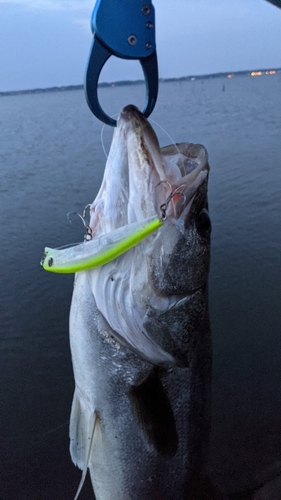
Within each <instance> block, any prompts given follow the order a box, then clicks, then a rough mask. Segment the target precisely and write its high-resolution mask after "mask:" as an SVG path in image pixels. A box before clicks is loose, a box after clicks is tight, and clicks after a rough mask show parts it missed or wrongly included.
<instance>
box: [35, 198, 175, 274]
mask: <svg viewBox="0 0 281 500" xmlns="http://www.w3.org/2000/svg"><path fill="white" fill-rule="evenodd" d="M160 208H161V210H162V218H161V219H160V218H159V217H157V216H154V217H151V218H149V219H145V220H143V221H141V222H133V223H131V224H127V225H126V226H122V227H119V228H118V229H115V230H114V231H112V232H111V233H108V234H103V235H101V236H99V237H98V238H95V239H93V240H91V241H85V242H83V243H78V244H77V245H74V246H71V247H68V248H62V249H59V248H49V247H46V248H45V250H44V255H43V258H42V260H41V265H42V266H43V268H44V269H45V271H50V272H53V273H61V274H69V273H76V272H79V271H87V270H88V269H92V268H94V267H99V266H103V265H104V264H107V263H108V262H110V261H112V260H114V259H116V258H117V257H119V256H120V255H122V254H123V253H125V252H127V251H128V250H130V248H132V247H134V246H136V245H137V244H138V243H139V242H140V241H142V240H143V239H144V238H146V237H147V236H148V235H149V234H151V233H153V232H154V231H156V230H157V229H159V228H160V227H161V226H162V225H163V221H164V219H165V217H164V215H165V210H166V203H165V204H164V205H162V206H161V207H160Z"/></svg>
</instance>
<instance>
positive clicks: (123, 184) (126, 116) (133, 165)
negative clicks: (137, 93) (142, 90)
mask: <svg viewBox="0 0 281 500" xmlns="http://www.w3.org/2000/svg"><path fill="white" fill-rule="evenodd" d="M208 172H209V165H208V153H207V151H206V149H205V148H204V146H202V145H201V144H189V143H175V144H172V145H170V146H166V147H163V148H160V145H159V142H158V139H157V136H156V134H155V132H154V130H153V128H152V126H151V125H150V123H149V122H148V120H147V119H146V118H145V117H144V116H143V115H142V113H141V112H140V111H139V109H138V108H136V106H134V105H132V104H130V105H128V106H126V107H125V108H124V109H123V110H122V111H121V113H120V116H119V118H118V120H117V127H116V129H115V131H114V135H113V139H112V144H111V148H110V152H109V155H108V160H107V164H106V168H105V172H104V178H103V182H102V185H101V188H100V191H99V193H98V195H97V197H96V199H95V201H94V203H93V204H92V205H91V220H90V227H91V230H92V234H93V237H96V236H99V235H100V234H104V233H109V232H111V231H113V230H114V229H116V228H118V227H120V226H124V225H126V224H129V223H131V222H137V221H142V220H145V219H147V218H149V217H153V216H155V215H158V217H159V218H161V217H162V211H161V208H160V207H161V206H162V205H163V204H165V202H166V201H167V200H168V199H170V203H169V204H168V206H167V210H166V216H167V218H168V219H170V221H173V222H174V223H175V222H176V221H178V225H179V226H180V224H181V223H182V221H185V220H186V218H187V216H188V213H189V210H190V207H191V205H192V202H193V199H194V196H195V194H196V192H197V191H198V190H199V188H200V187H201V186H203V185H205V183H207V179H208ZM173 193H174V194H173ZM171 194H173V195H172V196H171Z"/></svg>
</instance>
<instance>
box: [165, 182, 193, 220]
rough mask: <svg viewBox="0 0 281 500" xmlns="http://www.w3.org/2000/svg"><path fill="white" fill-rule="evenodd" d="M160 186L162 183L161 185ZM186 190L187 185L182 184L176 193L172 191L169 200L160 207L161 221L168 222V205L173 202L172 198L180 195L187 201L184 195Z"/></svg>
mask: <svg viewBox="0 0 281 500" xmlns="http://www.w3.org/2000/svg"><path fill="white" fill-rule="evenodd" d="M159 184H160V183H159ZM185 188H186V185H185V184H181V185H180V186H178V187H177V188H176V189H174V191H171V193H170V194H169V196H168V198H167V199H166V201H165V203H163V204H162V205H160V210H161V219H162V220H163V221H165V220H166V217H167V215H166V212H167V208H168V205H169V203H170V201H171V200H172V198H173V197H174V196H175V195H176V194H180V195H181V196H183V197H184V199H185V194H184V190H185Z"/></svg>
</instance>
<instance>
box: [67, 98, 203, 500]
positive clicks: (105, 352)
mask: <svg viewBox="0 0 281 500" xmlns="http://www.w3.org/2000/svg"><path fill="white" fill-rule="evenodd" d="M208 176H209V163H208V153H207V151H206V149H205V147H204V146H203V145H200V144H192V143H176V144H172V145H169V146H166V147H163V148H160V145H159V142H158V139H157V136H156V133H155V131H154V129H153V127H152V126H151V124H150V123H149V121H148V120H147V119H146V118H145V117H144V116H143V115H142V113H141V112H140V111H139V110H138V109H137V108H136V107H135V106H133V105H128V106H126V107H125V108H124V109H123V110H122V111H121V113H120V115H119V118H118V120H117V127H116V129H115V131H114V134H113V139H112V143H111V147H110V151H109V155H108V158H107V161H106V166H105V171H104V176H103V180H102V183H101V187H100V190H99V192H98V194H97V196H96V199H95V200H94V202H93V203H92V205H91V207H90V223H89V225H90V229H91V234H92V238H99V237H100V236H101V235H110V233H112V232H114V231H116V230H117V229H118V228H120V227H123V226H126V225H130V224H134V223H140V222H141V221H146V220H147V219H149V218H150V217H152V218H153V217H155V215H156V216H158V217H159V219H161V208H160V207H163V204H164V205H165V207H166V213H165V220H164V221H163V224H161V226H160V227H159V228H158V229H157V231H154V232H152V233H151V234H149V235H148V236H147V237H146V238H144V239H142V240H141V241H139V242H138V244H137V245H135V246H134V247H132V248H129V249H128V251H126V252H125V253H123V254H122V255H119V256H118V257H117V258H115V259H112V260H111V261H110V262H107V263H105V265H102V266H99V267H96V268H92V269H87V270H82V271H80V272H78V273H76V275H75V279H74V289H73V296H72V303H71V309H70V320H69V325H70V326H69V329H70V346H71V355H72V364H73V371H74V379H75V391H74V396H73V402H72V408H71V417H70V430H69V433H70V454H71V458H72V461H73V463H74V464H75V465H76V466H78V467H79V468H80V469H81V470H82V471H83V472H82V479H81V483H80V485H79V487H78V491H77V493H76V496H75V500H76V499H77V498H78V496H79V493H80V491H81V488H82V485H83V481H84V479H85V476H86V473H87V471H88V470H89V472H90V477H91V481H92V486H93V491H94V494H95V498H96V499H97V500H113V499H114V500H188V499H194V498H198V499H199V498H200V499H202V498H205V497H206V491H207V490H208V491H209V489H210V491H211V489H212V486H211V483H210V482H209V480H208V478H207V472H206V469H207V459H208V445H209V435H210V412H211V373H212V344H211V328H210V319H209V307H208V275H209V267H210V235H211V221H210V217H209V211H208V200H207V188H208ZM167 200H168V201H169V203H168V202H167ZM86 244H88V243H86ZM204 495H205V496H204ZM206 498H211V496H208V497H206Z"/></svg>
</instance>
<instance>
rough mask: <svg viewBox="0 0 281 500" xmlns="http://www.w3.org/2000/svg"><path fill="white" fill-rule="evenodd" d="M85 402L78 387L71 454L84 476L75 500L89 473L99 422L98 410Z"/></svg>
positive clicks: (70, 429) (71, 437) (71, 418)
mask: <svg viewBox="0 0 281 500" xmlns="http://www.w3.org/2000/svg"><path fill="white" fill-rule="evenodd" d="M83 403H84V404H83ZM85 403H86V402H85V400H83V399H81V398H80V397H79V396H78V394H77V389H76V390H75V393H74V397H73V402H72V408H71V417H70V427H69V435H70V454H71V458H72V461H73V463H74V464H75V465H77V466H78V467H79V468H80V469H82V477H81V481H80V483H79V486H78V489H77V492H76V495H75V497H74V500H77V499H78V496H79V495H80V493H81V490H82V488H83V484H84V481H85V478H86V475H87V470H88V466H89V461H90V457H91V453H92V447H93V440H94V434H95V429H96V422H97V414H96V412H92V411H91V410H90V408H89V406H86V404H85Z"/></svg>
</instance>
